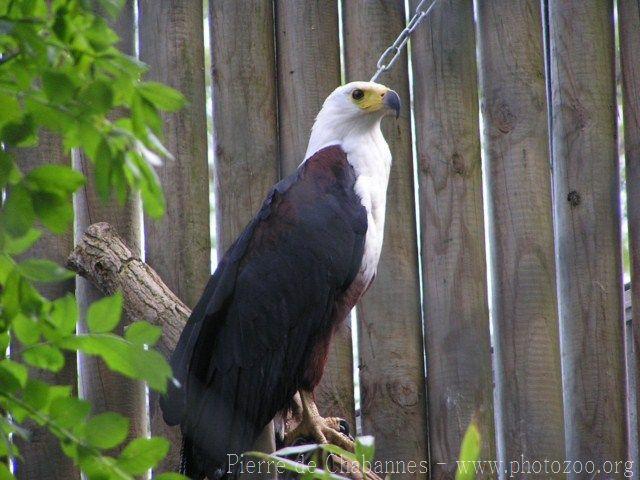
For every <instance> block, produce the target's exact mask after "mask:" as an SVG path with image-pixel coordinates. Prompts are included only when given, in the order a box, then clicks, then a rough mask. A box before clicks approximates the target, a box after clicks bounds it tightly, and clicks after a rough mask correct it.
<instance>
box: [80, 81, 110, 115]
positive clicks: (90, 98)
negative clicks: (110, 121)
mask: <svg viewBox="0 0 640 480" xmlns="http://www.w3.org/2000/svg"><path fill="white" fill-rule="evenodd" d="M78 100H79V101H80V102H82V103H83V104H84V107H85V108H86V109H87V110H88V111H89V112H91V113H94V114H105V113H107V112H108V111H109V110H111V107H113V90H112V88H111V85H109V84H108V83H107V82H106V81H104V80H96V81H94V82H91V83H90V84H89V85H87V86H86V87H85V88H84V89H83V90H82V91H81V92H80V95H79V97H78Z"/></svg>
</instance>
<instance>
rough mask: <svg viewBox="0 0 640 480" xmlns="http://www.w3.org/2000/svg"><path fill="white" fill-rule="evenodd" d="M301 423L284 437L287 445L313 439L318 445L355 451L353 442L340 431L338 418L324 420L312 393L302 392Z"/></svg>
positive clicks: (340, 420)
mask: <svg viewBox="0 0 640 480" xmlns="http://www.w3.org/2000/svg"><path fill="white" fill-rule="evenodd" d="M300 400H301V404H302V405H301V406H302V408H301V410H302V411H301V412H300V416H301V421H300V423H299V424H298V426H297V427H296V428H294V429H293V430H291V431H290V432H288V433H287V434H286V435H285V437H284V443H285V445H291V444H292V443H293V442H294V441H295V440H296V439H298V438H301V437H303V438H313V439H314V440H315V441H316V442H317V443H330V444H333V445H337V446H338V447H340V448H342V449H344V450H347V451H349V452H353V451H355V445H354V443H353V441H352V440H351V439H350V438H349V437H348V436H347V435H345V434H344V433H342V432H341V431H340V427H341V422H342V421H343V420H342V419H340V418H337V417H327V418H323V417H321V416H320V413H319V412H318V407H317V406H316V403H315V401H314V400H313V394H312V393H311V392H308V391H305V390H300Z"/></svg>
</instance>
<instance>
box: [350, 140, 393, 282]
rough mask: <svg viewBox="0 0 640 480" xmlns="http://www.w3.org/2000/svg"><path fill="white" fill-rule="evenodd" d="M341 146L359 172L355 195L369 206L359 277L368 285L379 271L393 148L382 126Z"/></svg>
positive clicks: (367, 208)
mask: <svg viewBox="0 0 640 480" xmlns="http://www.w3.org/2000/svg"><path fill="white" fill-rule="evenodd" d="M350 140H351V139H350ZM342 148H343V149H344V151H345V153H346V154H347V160H348V161H349V163H350V164H351V166H353V169H354V171H355V174H356V183H355V187H354V189H355V192H356V195H358V197H359V198H360V201H361V202H362V205H363V206H364V208H365V209H366V210H367V234H366V237H365V242H364V252H363V256H362V263H361V264H360V272H359V273H358V277H359V278H358V280H360V281H362V283H363V284H364V285H368V284H369V282H371V280H372V279H373V277H374V275H375V273H376V269H377V268H378V261H379V260H380V252H381V251H382V240H383V237H384V217H385V208H386V199H387V185H388V183H389V170H390V168H391V152H390V151H389V146H388V145H387V142H386V141H385V140H384V137H383V136H382V132H380V130H379V129H376V130H374V131H373V132H371V133H370V136H368V138H366V139H362V138H361V139H353V141H346V142H344V143H343V144H342Z"/></svg>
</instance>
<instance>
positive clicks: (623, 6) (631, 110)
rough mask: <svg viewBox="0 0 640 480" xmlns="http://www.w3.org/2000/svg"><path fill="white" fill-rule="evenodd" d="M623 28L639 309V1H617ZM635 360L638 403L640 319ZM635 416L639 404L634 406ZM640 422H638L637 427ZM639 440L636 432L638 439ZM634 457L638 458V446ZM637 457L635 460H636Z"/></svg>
mask: <svg viewBox="0 0 640 480" xmlns="http://www.w3.org/2000/svg"><path fill="white" fill-rule="evenodd" d="M618 12H619V16H618V18H619V22H620V23H619V25H620V27H619V28H620V64H621V69H622V94H623V102H622V103H623V111H624V146H625V159H626V180H627V222H628V224H629V252H630V255H631V275H632V277H631V303H632V304H633V305H636V311H637V310H638V309H640V48H638V46H639V45H640V2H638V0H620V1H619V2H618ZM631 331H632V332H633V333H632V335H633V347H634V348H633V357H634V360H635V363H633V362H630V363H629V365H630V367H631V368H635V385H636V392H635V398H636V402H638V401H640V392H639V391H638V390H637V389H638V386H640V381H639V379H638V375H639V372H640V318H638V315H636V318H632V323H631ZM635 409H636V414H637V412H638V410H640V409H639V408H638V404H637V403H636V405H635ZM637 425H638V422H636V426H637ZM638 437H640V431H639V432H637V435H636V439H637V438H638ZM631 447H632V448H634V449H635V451H634V452H632V458H637V457H638V445H635V446H634V445H631ZM634 455H635V457H634Z"/></svg>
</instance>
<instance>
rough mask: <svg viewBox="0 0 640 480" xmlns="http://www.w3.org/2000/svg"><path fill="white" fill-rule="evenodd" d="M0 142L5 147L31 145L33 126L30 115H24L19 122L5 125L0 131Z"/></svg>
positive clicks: (33, 138) (33, 135)
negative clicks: (4, 144)
mask: <svg viewBox="0 0 640 480" xmlns="http://www.w3.org/2000/svg"><path fill="white" fill-rule="evenodd" d="M0 140H1V141H3V142H4V143H6V144H7V145H11V146H17V147H24V146H28V145H33V143H34V140H35V125H34V123H33V118H32V117H31V115H25V116H24V117H22V119H21V120H17V121H13V122H7V123H5V124H4V126H3V127H2V130H0Z"/></svg>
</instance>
